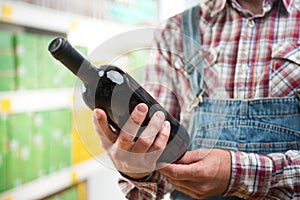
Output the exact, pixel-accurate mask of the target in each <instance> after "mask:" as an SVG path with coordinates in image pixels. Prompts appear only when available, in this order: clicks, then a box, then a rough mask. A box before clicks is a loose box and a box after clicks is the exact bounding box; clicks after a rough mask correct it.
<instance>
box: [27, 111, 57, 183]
mask: <svg viewBox="0 0 300 200" xmlns="http://www.w3.org/2000/svg"><path fill="white" fill-rule="evenodd" d="M49 116H50V114H49V111H40V112H35V113H34V115H33V132H32V141H31V144H32V145H31V147H32V157H33V158H34V161H33V162H32V169H33V177H34V178H38V177H42V176H44V175H47V174H48V173H49V169H50V167H49V165H50V145H49V144H50V141H49V140H50V139H51V138H50V129H51V126H52V122H51V121H49Z"/></svg>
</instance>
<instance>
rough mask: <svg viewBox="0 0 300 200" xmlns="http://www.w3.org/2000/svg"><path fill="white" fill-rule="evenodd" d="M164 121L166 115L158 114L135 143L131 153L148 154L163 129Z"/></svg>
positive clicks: (159, 112)
mask: <svg viewBox="0 0 300 200" xmlns="http://www.w3.org/2000/svg"><path fill="white" fill-rule="evenodd" d="M164 120H165V115H164V113H163V112H161V111H158V112H156V113H155V114H154V115H153V117H152V118H151V120H150V121H149V123H148V125H147V127H146V128H145V129H144V131H143V132H142V134H141V135H140V136H139V138H138V139H137V141H136V142H135V144H134V146H133V147H132V149H131V151H132V152H136V153H146V152H147V151H148V150H149V149H150V147H151V146H152V144H153V142H154V140H155V138H156V136H157V134H158V133H159V131H160V130H161V129H163V128H162V127H163V124H164Z"/></svg>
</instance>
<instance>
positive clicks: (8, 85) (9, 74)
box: [0, 30, 16, 91]
mask: <svg viewBox="0 0 300 200" xmlns="http://www.w3.org/2000/svg"><path fill="white" fill-rule="evenodd" d="M13 39H14V36H13V34H12V33H9V32H4V31H1V30H0V91H9V90H14V89H15V88H16V84H15V63H14V40H13Z"/></svg>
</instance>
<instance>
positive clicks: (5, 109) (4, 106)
mask: <svg viewBox="0 0 300 200" xmlns="http://www.w3.org/2000/svg"><path fill="white" fill-rule="evenodd" d="M0 103H1V113H10V112H11V101H10V99H1V100H0Z"/></svg>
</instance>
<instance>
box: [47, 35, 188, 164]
mask: <svg viewBox="0 0 300 200" xmlns="http://www.w3.org/2000/svg"><path fill="white" fill-rule="evenodd" d="M48 50H49V52H50V53H51V54H52V56H53V57H54V58H55V59H57V60H59V61H60V62H61V63H62V64H63V65H64V66H65V67H67V68H68V69H69V70H70V71H71V72H73V74H74V75H76V76H77V77H78V78H79V79H80V80H81V81H82V82H83V88H84V89H83V93H82V96H83V99H84V102H85V103H86V105H87V106H88V107H89V108H90V109H91V110H93V109H95V108H101V109H103V110H104V111H105V113H106V114H107V118H108V123H109V124H110V125H111V126H112V127H113V128H114V129H115V130H116V132H117V133H118V132H119V131H120V130H121V128H122V127H123V125H124V124H125V122H126V121H127V120H128V118H129V117H130V113H131V112H132V111H133V109H134V107H135V106H136V105H137V104H139V103H145V104H146V105H147V106H148V108H149V112H148V113H147V116H146V118H145V120H144V122H143V123H142V125H141V128H140V130H139V131H138V134H137V136H136V138H135V139H137V138H138V137H139V135H140V134H141V132H142V131H143V129H144V128H145V127H146V126H147V124H148V122H149V120H150V118H151V117H152V115H153V114H154V113H155V112H156V111H162V112H164V114H165V117H166V120H167V121H169V122H170V125H171V132H170V136H169V140H168V143H167V146H166V148H165V150H164V151H163V153H162V155H161V156H160V158H159V160H158V162H167V163H172V162H175V161H176V160H178V159H179V158H181V157H182V156H183V155H184V153H185V152H186V151H187V149H188V146H189V135H188V133H187V130H186V129H185V127H184V126H183V125H181V124H180V123H179V122H178V121H177V120H176V119H175V118H174V117H173V116H172V115H171V114H169V113H168V112H167V111H166V110H165V109H164V108H163V107H162V106H161V105H160V104H159V103H158V102H157V101H156V100H155V99H154V98H153V97H152V96H151V95H150V94H149V93H148V92H147V91H146V90H145V89H144V88H143V87H142V86H140V85H139V84H138V83H137V82H136V81H135V80H134V79H133V78H132V77H131V76H130V75H129V74H128V73H126V72H124V71H123V70H122V69H120V68H119V67H116V66H113V65H101V66H95V65H94V64H92V63H91V62H90V61H89V60H87V59H86V58H85V57H84V56H83V55H82V54H81V53H80V52H78V51H77V50H76V49H75V48H74V47H73V46H72V45H71V44H70V43H69V42H68V41H67V39H65V38H63V37H57V38H55V39H54V40H53V41H52V42H51V43H50V44H49V47H48Z"/></svg>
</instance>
